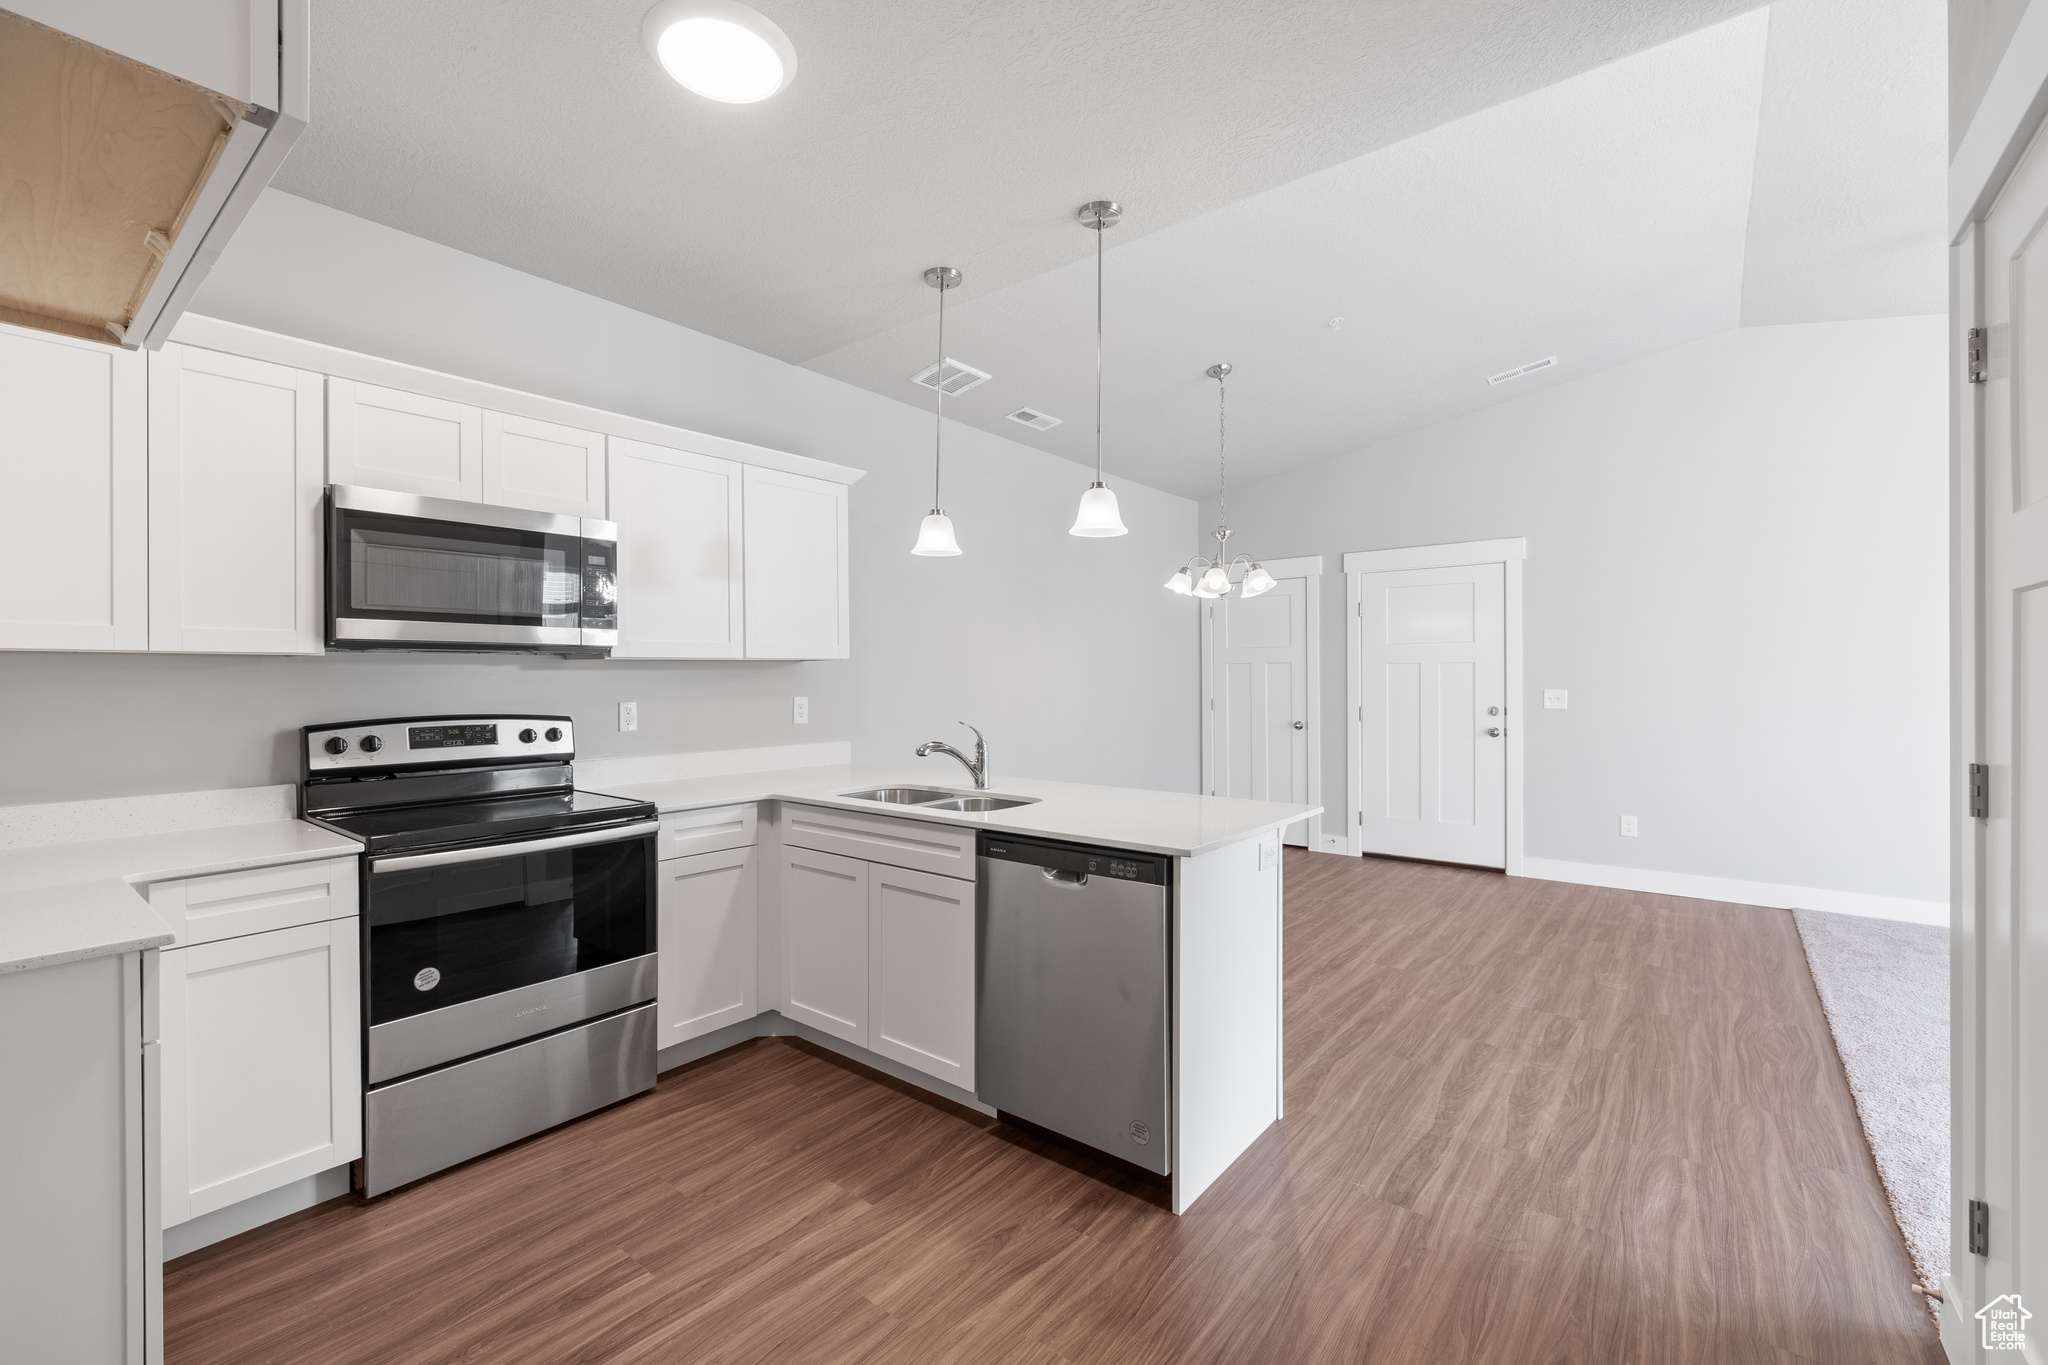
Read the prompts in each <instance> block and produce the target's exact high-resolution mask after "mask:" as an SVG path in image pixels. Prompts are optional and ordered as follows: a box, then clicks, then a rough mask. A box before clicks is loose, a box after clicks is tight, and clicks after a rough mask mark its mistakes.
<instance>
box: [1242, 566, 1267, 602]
mask: <svg viewBox="0 0 2048 1365" xmlns="http://www.w3.org/2000/svg"><path fill="white" fill-rule="evenodd" d="M1272 587H1273V575H1271V574H1269V573H1267V572H1266V571H1265V570H1264V569H1263V568H1261V567H1260V566H1259V565H1257V564H1254V565H1252V567H1251V568H1250V569H1249V570H1248V571H1247V572H1246V573H1245V576H1244V582H1243V583H1241V584H1239V585H1238V595H1239V596H1241V597H1257V596H1258V595H1259V594H1260V593H1262V592H1268V591H1271V589H1272Z"/></svg>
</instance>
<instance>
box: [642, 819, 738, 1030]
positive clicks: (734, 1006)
mask: <svg viewBox="0 0 2048 1365" xmlns="http://www.w3.org/2000/svg"><path fill="white" fill-rule="evenodd" d="M755 857H756V853H755V850H754V849H752V848H734V849H726V850H724V851H722V852H718V853H698V854H693V855H692V856H690V857H687V858H667V859H664V860H663V861H662V862H661V864H660V877H661V882H660V889H659V891H658V893H657V895H656V909H655V913H656V915H657V917H658V922H657V934H658V936H657V938H656V943H657V945H658V947H659V951H660V955H661V959H660V977H659V981H660V985H659V995H660V999H659V1003H658V1004H657V1005H656V1007H655V1016H656V1018H657V1020H658V1021H659V1023H660V1030H661V1031H660V1034H659V1037H658V1039H657V1041H656V1044H655V1045H656V1046H657V1047H670V1046H673V1045H674V1044H676V1043H681V1042H686V1041H688V1040H689V1039H691V1038H695V1037H698V1036H700V1035H702V1034H706V1033H710V1032H711V1031H712V1030H714V1029H721V1028H724V1027H725V1026H726V1025H727V1024H736V1023H739V1022H740V1021H741V1020H742V1019H751V1018H753V1017H754V1015H755V1013H756V1012H757V1011H756V1009H755V1004H754V998H755V991H754V932H755V896H756V884H757V882H758V880H759V878H758V876H757V875H756V871H755V868H756V863H755Z"/></svg>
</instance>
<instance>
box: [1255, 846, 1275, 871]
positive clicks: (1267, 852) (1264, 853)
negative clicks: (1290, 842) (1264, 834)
mask: <svg viewBox="0 0 2048 1365" xmlns="http://www.w3.org/2000/svg"><path fill="white" fill-rule="evenodd" d="M1279 861H1280V841H1279V840H1278V839H1267V840H1265V841H1264V842H1263V843H1261V844H1260V845H1259V871H1261V872H1264V871H1266V870H1267V869H1268V868H1270V867H1272V866H1273V864H1275V863H1277V862H1279Z"/></svg>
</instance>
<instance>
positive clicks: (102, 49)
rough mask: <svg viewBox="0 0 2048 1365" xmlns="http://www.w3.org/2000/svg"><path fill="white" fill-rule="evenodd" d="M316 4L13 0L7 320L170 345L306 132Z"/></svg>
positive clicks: (3, 291) (2, 34)
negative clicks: (310, 23)
mask: <svg viewBox="0 0 2048 1365" xmlns="http://www.w3.org/2000/svg"><path fill="white" fill-rule="evenodd" d="M309 10H310V0H8V3H7V8H6V9H4V10H0V128H5V129H6V130H7V141H6V155H5V157H4V161H5V172H4V175H0V180H4V181H5V182H6V183H7V188H8V192H7V197H6V203H5V205H4V206H0V238H4V239H5V240H6V241H7V243H8V249H7V250H6V251H4V252H0V318H4V319H5V320H7V321H9V322H15V323H20V324H23V325H25V326H29V327H34V328H37V329H39V330H42V331H47V332H55V333H59V334H62V335H66V336H74V337H80V338H84V339H87V340H91V341H97V342H100V343H102V344H104V345H108V346H112V345H115V344H117V343H118V344H120V345H122V346H125V347H129V348H131V349H132V348H137V347H146V348H148V349H151V350H154V349H155V348H157V347H159V346H161V345H163V343H164V341H165V340H166V339H167V338H168V337H169V335H170V331H171V327H172V325H173V324H175V323H176V322H177V320H178V318H179V315H180V314H182V313H183V312H184V310H185V306H186V304H187V303H188V301H189V300H190V299H191V297H192V295H193V293H194V292H195V291H196V290H197V289H198V288H199V285H200V282H201V281H202V280H204V279H205V277H206V274H207V271H208V270H209V269H210V268H211V267H212V265H213V262H214V261H215V260H216V259H218V258H219V256H220V253H221V250H222V248H223V247H225V246H226V245H227V242H228V239H229V237H230V236H232V235H233V233H234V231H235V230H236V229H237V228H238V227H240V226H241V224H242V220H243V219H244V218H245V217H246V216H247V215H248V212H249V209H250V208H251V207H252V206H253V205H254V204H255V202H256V198H257V196H258V195H259V194H261V193H262V192H263V187H264V186H265V185H266V184H267V183H268V182H269V180H270V177H271V176H272V175H273V174H275V173H276V171H277V168H278V166H279V164H280V163H282V162H283V160H284V157H285V153H286V152H288V151H289V150H290V149H291V146H292V144H293V143H294V142H296V141H297V140H298V136H299V134H300V133H301V132H302V131H303V130H304V129H305V126H306V119H307V117H308V86H309V83H310V82H309V72H310V69H311V63H310V58H309V56H308V50H307V41H308V33H307V30H308V15H309ZM79 40H83V41H79Z"/></svg>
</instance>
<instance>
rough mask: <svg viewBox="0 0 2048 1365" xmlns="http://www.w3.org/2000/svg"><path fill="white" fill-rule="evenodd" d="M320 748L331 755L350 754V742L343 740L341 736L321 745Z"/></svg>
mask: <svg viewBox="0 0 2048 1365" xmlns="http://www.w3.org/2000/svg"><path fill="white" fill-rule="evenodd" d="M320 747H321V748H323V749H325V750H326V751H327V752H328V753H330V754H345V753H347V752H348V741H347V740H345V739H343V738H342V737H341V736H340V735H336V736H335V737H334V738H332V739H330V740H328V741H327V742H326V743H325V744H323V745H321V746H320Z"/></svg>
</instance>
